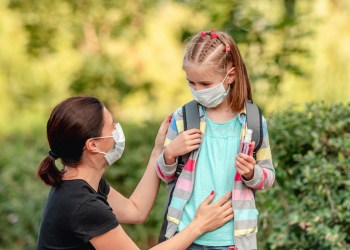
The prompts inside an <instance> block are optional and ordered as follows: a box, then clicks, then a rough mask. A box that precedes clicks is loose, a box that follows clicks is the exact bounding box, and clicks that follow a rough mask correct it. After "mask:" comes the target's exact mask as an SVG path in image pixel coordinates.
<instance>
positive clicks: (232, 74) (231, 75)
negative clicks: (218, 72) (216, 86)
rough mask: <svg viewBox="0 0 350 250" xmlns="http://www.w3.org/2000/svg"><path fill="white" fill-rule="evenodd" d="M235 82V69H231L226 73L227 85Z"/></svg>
mask: <svg viewBox="0 0 350 250" xmlns="http://www.w3.org/2000/svg"><path fill="white" fill-rule="evenodd" d="M234 80H236V68H235V67H232V68H230V69H229V70H228V72H227V82H228V84H231V83H233V82H234Z"/></svg>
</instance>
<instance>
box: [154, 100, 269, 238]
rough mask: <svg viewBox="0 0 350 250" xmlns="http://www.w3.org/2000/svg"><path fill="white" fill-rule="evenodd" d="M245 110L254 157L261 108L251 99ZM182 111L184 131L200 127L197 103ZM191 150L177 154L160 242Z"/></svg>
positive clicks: (258, 142)
mask: <svg viewBox="0 0 350 250" xmlns="http://www.w3.org/2000/svg"><path fill="white" fill-rule="evenodd" d="M245 107H246V111H247V127H248V128H249V129H252V130H253V136H252V140H253V141H255V148H254V151H253V157H254V159H256V153H257V152H258V150H259V149H260V147H261V144H262V140H263V131H262V115H261V110H260V108H259V107H258V106H257V105H256V104H254V103H253V102H252V101H249V100H248V101H246V103H245ZM182 113H183V122H184V131H185V130H188V129H192V128H198V129H199V128H200V127H199V125H200V121H199V107H198V103H197V102H196V101H195V100H193V101H191V102H188V103H186V104H185V105H184V106H182ZM190 154H191V152H189V153H187V154H185V155H182V156H179V158H178V165H177V168H176V172H175V180H174V185H173V189H172V190H171V192H170V196H169V199H168V203H167V206H166V209H165V214H164V219H163V225H162V229H161V231H160V234H159V238H158V243H161V242H163V241H165V240H166V238H165V233H166V228H167V225H168V221H167V218H166V217H167V214H168V207H169V205H170V202H171V199H172V196H173V192H174V189H175V185H176V181H177V179H178V177H179V176H180V174H181V172H182V169H183V168H184V166H185V165H186V163H187V161H188V159H189V157H190Z"/></svg>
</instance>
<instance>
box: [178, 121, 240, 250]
mask: <svg viewBox="0 0 350 250" xmlns="http://www.w3.org/2000/svg"><path fill="white" fill-rule="evenodd" d="M205 118H206V131H205V133H204V138H203V140H202V144H201V148H200V151H199V156H198V159H197V164H196V170H195V181H194V187H193V192H192V195H191V197H190V199H189V201H188V202H187V203H186V205H185V208H184V210H183V214H182V217H181V220H180V224H179V231H181V230H183V229H184V228H185V227H186V226H187V225H188V224H190V222H191V221H192V220H193V218H194V215H195V213H196V211H197V208H198V207H199V205H200V204H201V203H202V202H203V201H204V199H205V198H207V197H208V195H209V194H210V192H211V191H212V190H214V191H215V193H216V196H215V199H214V201H213V202H215V201H217V200H218V199H219V198H220V197H222V196H223V195H224V194H226V193H228V192H229V191H232V190H233V182H234V177H235V174H236V168H235V158H236V155H237V153H238V148H239V139H240V132H241V127H242V125H241V123H240V122H239V120H238V117H237V115H236V116H235V117H234V118H233V119H232V120H230V121H228V122H225V123H217V122H214V121H212V120H210V119H209V118H208V117H207V115H206V114H205ZM195 243H197V244H200V245H204V246H230V245H234V238H233V220H232V221H229V222H228V223H226V224H225V225H224V226H222V227H220V228H218V229H216V230H214V231H211V232H208V233H205V234H203V235H202V236H201V237H199V238H197V239H196V240H195Z"/></svg>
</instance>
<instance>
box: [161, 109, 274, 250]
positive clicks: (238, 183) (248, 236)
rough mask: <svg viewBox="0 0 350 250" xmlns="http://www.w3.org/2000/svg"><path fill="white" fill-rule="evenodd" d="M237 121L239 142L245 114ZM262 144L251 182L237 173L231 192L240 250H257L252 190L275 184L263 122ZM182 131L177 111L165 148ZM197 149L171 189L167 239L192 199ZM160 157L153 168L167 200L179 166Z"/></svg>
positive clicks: (201, 128) (180, 111)
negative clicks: (164, 188) (163, 182)
mask: <svg viewBox="0 0 350 250" xmlns="http://www.w3.org/2000/svg"><path fill="white" fill-rule="evenodd" d="M199 115H200V130H201V131H202V132H203V133H205V127H206V122H205V117H204V111H203V107H201V106H199ZM239 121H240V122H241V124H242V130H241V134H240V138H241V141H242V139H243V138H244V136H245V133H246V130H247V124H246V111H245V109H244V110H242V111H241V112H240V113H239ZM262 129H263V142H262V145H261V148H260V149H259V151H258V152H257V155H256V160H257V162H256V165H255V167H254V176H253V178H252V179H251V180H249V181H246V180H244V178H242V177H241V175H240V174H238V172H236V176H235V180H234V184H233V190H232V207H233V210H234V232H233V236H234V241H235V245H236V247H238V249H239V250H248V249H249V250H250V249H257V243H256V233H257V231H258V228H257V219H258V214H259V213H258V211H257V209H256V207H255V196H254V193H253V190H259V189H266V188H270V187H271V186H272V185H273V183H274V180H275V170H274V167H273V165H272V158H271V150H270V145H269V139H268V132H267V125H266V120H265V118H264V117H263V119H262ZM183 130H184V125H183V114H182V109H181V108H179V109H178V110H176V111H175V113H174V114H173V118H172V121H171V124H170V127H169V130H168V133H167V138H166V140H165V147H166V145H167V144H169V143H170V142H171V141H172V140H174V139H175V137H176V136H177V135H178V134H179V133H181V132H182V131H183ZM199 152H200V148H199V149H197V150H194V151H193V152H192V153H191V154H190V158H189V160H188V162H187V163H186V165H185V166H184V168H183V170H182V172H181V174H180V176H179V177H178V180H177V182H176V186H175V189H174V193H173V197H172V200H171V202H170V205H169V209H168V214H167V220H168V226H167V230H166V234H165V236H166V238H170V237H172V236H173V235H174V234H175V232H176V230H177V228H178V225H179V222H180V219H181V215H182V212H183V209H184V207H185V205H186V203H187V201H188V200H189V198H190V197H191V194H192V190H193V183H194V177H195V169H196V161H197V158H198V155H199ZM163 153H164V151H163ZM163 153H162V154H161V155H160V157H159V159H158V164H157V166H156V170H157V174H158V176H159V177H160V178H161V179H162V180H163V181H165V182H166V183H167V184H168V185H167V189H168V198H167V199H169V196H170V191H171V190H172V187H174V184H175V183H174V179H175V170H176V167H177V164H178V162H177V161H176V162H175V163H174V164H173V165H166V164H165V162H164V155H163Z"/></svg>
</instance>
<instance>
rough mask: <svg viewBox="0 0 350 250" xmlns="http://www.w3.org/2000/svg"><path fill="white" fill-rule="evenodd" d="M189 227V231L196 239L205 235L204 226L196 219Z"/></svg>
mask: <svg viewBox="0 0 350 250" xmlns="http://www.w3.org/2000/svg"><path fill="white" fill-rule="evenodd" d="M187 227H188V231H189V232H191V233H192V234H193V237H194V238H195V239H197V238H198V237H199V236H201V235H202V234H204V233H205V230H204V228H203V225H201V224H200V223H199V222H198V221H197V220H196V219H194V220H193V221H192V222H191V223H190V224H189V225H188V226H187Z"/></svg>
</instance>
